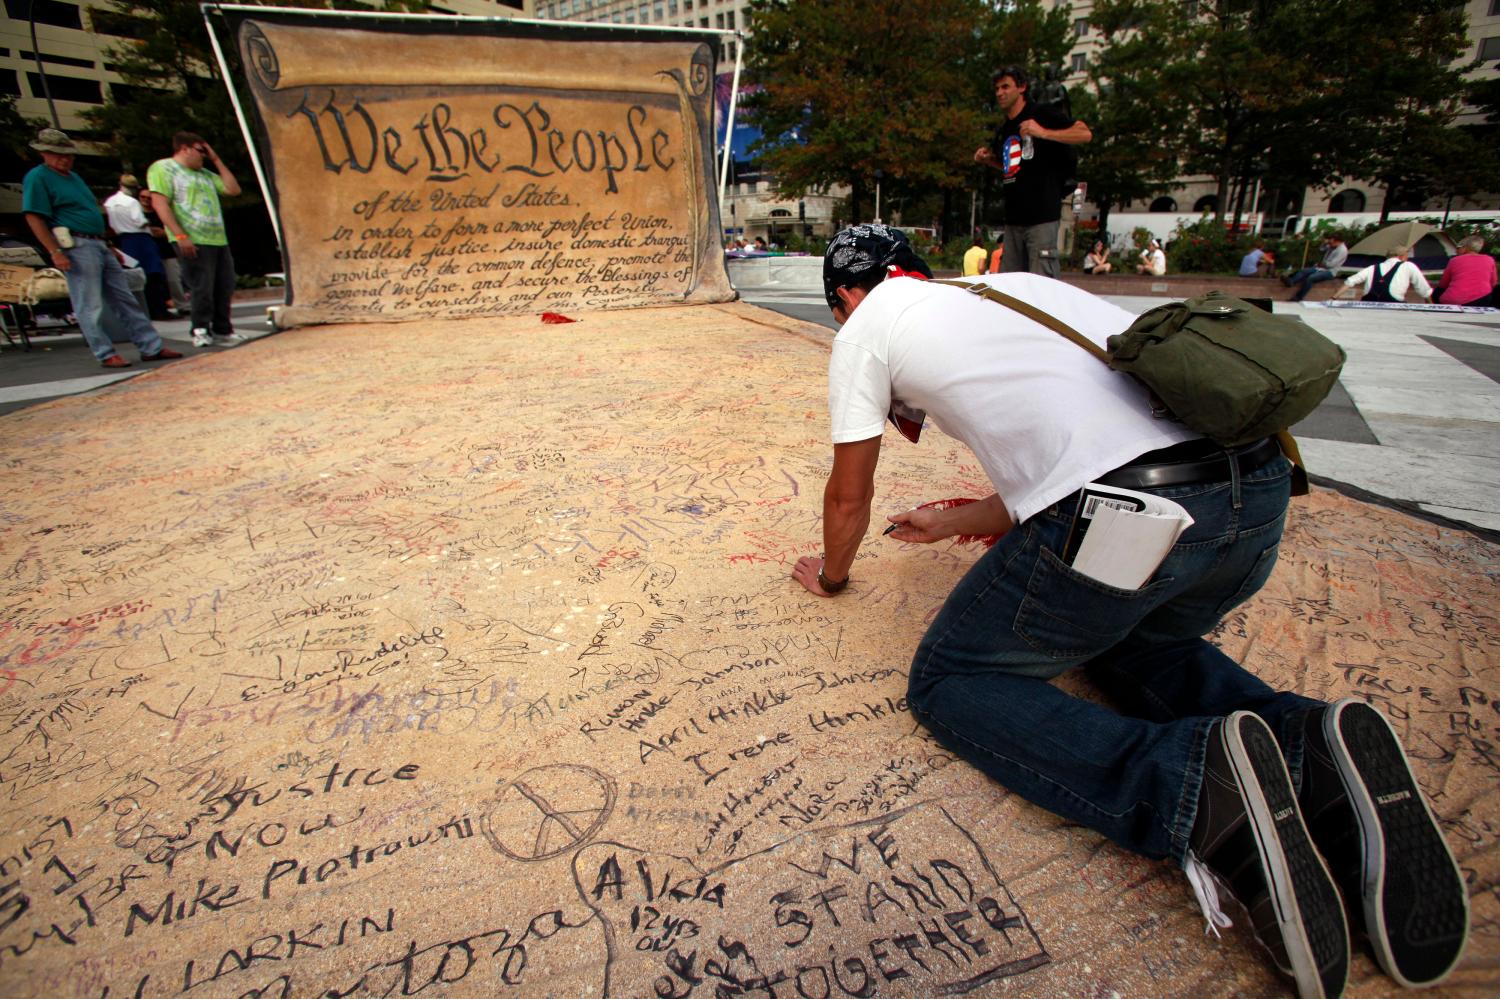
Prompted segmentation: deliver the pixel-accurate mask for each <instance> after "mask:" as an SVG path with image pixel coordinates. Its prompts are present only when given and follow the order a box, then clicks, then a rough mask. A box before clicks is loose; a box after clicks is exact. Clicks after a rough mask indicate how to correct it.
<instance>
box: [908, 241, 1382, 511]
mask: <svg viewBox="0 0 1500 999" xmlns="http://www.w3.org/2000/svg"><path fill="white" fill-rule="evenodd" d="M1375 273H1376V275H1377V276H1378V275H1379V274H1380V270H1379V267H1378V266H1377V267H1376V271H1375ZM928 283H929V284H947V285H952V286H953V287H955V288H962V289H964V290H965V291H967V292H969V293H970V294H973V295H978V296H979V297H980V298H987V299H989V300H990V301H991V302H994V303H996V304H997V305H1003V306H1005V307H1006V308H1008V309H1013V310H1015V311H1016V312H1019V313H1020V314H1021V315H1023V316H1025V317H1026V318H1028V319H1030V320H1032V321H1034V322H1038V323H1041V324H1042V325H1043V326H1045V327H1047V328H1048V329H1050V330H1052V331H1053V332H1055V333H1059V334H1061V335H1062V336H1064V337H1066V338H1067V339H1069V340H1072V341H1073V342H1074V343H1076V344H1077V345H1078V346H1080V347H1082V348H1083V349H1084V350H1086V351H1088V352H1089V353H1090V354H1093V355H1094V356H1095V357H1097V358H1098V359H1099V360H1101V361H1103V362H1104V363H1105V364H1108V363H1109V354H1108V353H1107V352H1106V351H1105V350H1104V349H1103V348H1101V347H1100V346H1099V345H1098V344H1096V343H1094V341H1092V340H1090V339H1089V338H1088V337H1086V336H1084V335H1083V334H1082V333H1080V332H1078V331H1077V330H1075V329H1074V328H1073V327H1071V326H1069V325H1068V324H1067V323H1065V322H1063V321H1062V320H1061V319H1058V318H1057V317H1056V316H1052V315H1049V314H1048V313H1046V312H1043V311H1042V310H1041V309H1038V308H1037V307H1036V306H1034V305H1028V304H1027V303H1025V302H1023V301H1021V300H1020V299H1019V298H1015V297H1013V296H1011V295H1007V294H1005V292H1003V291H996V290H995V289H994V288H991V287H990V286H989V285H986V284H978V283H975V284H970V283H969V282H968V281H942V280H933V281H930V282H928ZM1158 407H1161V401H1160V400H1159V399H1157V397H1156V394H1155V393H1154V392H1153V393H1151V409H1152V412H1154V413H1157V415H1161V413H1162V412H1165V408H1164V407H1162V408H1161V412H1158ZM1276 439H1277V441H1278V443H1280V445H1281V452H1282V454H1284V455H1286V456H1287V458H1288V459H1289V460H1290V461H1291V463H1292V495H1293V496H1306V495H1307V494H1308V492H1309V491H1310V488H1309V485H1308V480H1307V466H1306V465H1304V464H1303V462H1302V455H1301V453H1300V452H1299V451H1298V449H1297V442H1296V441H1295V440H1293V439H1292V435H1291V433H1290V432H1289V431H1286V430H1283V431H1281V432H1280V433H1278V434H1276Z"/></svg>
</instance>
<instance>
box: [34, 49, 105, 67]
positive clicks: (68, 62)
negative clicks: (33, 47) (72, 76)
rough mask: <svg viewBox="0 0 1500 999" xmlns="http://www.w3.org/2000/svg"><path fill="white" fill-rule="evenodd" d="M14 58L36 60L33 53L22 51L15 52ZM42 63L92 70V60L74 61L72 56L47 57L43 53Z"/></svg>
mask: <svg viewBox="0 0 1500 999" xmlns="http://www.w3.org/2000/svg"><path fill="white" fill-rule="evenodd" d="M16 56H17V57H19V58H21V59H25V60H27V61H33V60H35V59H36V55H35V54H34V53H32V52H26V51H24V50H23V51H20V52H17V53H16ZM42 62H51V63H56V64H57V65H59V66H77V67H78V68H79V69H93V68H94V60H92V59H74V58H73V57H72V56H57V55H48V54H47V53H45V52H43V53H42Z"/></svg>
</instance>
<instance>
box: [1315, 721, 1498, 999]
mask: <svg viewBox="0 0 1500 999" xmlns="http://www.w3.org/2000/svg"><path fill="white" fill-rule="evenodd" d="M1323 731H1324V734H1325V735H1326V736H1327V738H1328V746H1329V749H1330V750H1331V751H1332V755H1333V760H1334V763H1335V764H1336V765H1337V767H1338V771H1339V776H1340V777H1342V778H1343V781H1344V789H1345V791H1347V792H1348V795H1349V803H1350V804H1351V805H1353V807H1354V814H1355V816H1356V817H1357V818H1358V820H1359V833H1360V845H1361V854H1362V856H1363V858H1364V872H1363V875H1364V878H1363V884H1362V885H1360V889H1361V891H1360V896H1361V897H1362V900H1363V903H1364V905H1363V908H1364V914H1365V931H1366V932H1367V933H1368V934H1369V937H1370V943H1371V945H1372V946H1373V947H1374V949H1375V957H1376V959H1377V960H1378V961H1379V962H1380V966H1381V967H1382V968H1384V969H1385V973H1386V974H1388V975H1390V976H1391V977H1392V978H1394V979H1395V980H1396V981H1398V982H1400V983H1401V984H1402V985H1404V986H1406V987H1408V988H1420V987H1422V986H1424V985H1433V984H1436V983H1437V982H1439V981H1441V980H1442V979H1443V978H1444V977H1446V976H1447V974H1448V973H1449V972H1450V971H1452V970H1453V968H1454V966H1455V965H1457V964H1458V960H1459V958H1460V957H1461V956H1462V954H1463V949H1464V942H1465V940H1466V939H1467V938H1468V935H1469V894H1468V891H1467V890H1466V889H1465V887H1464V881H1463V875H1462V874H1461V873H1460V872H1459V868H1458V862H1457V861H1456V860H1455V859H1454V857H1453V852H1452V851H1451V850H1450V849H1449V848H1448V841H1447V840H1446V839H1445V838H1444V837H1443V833H1442V830H1441V828H1439V826H1438V824H1437V819H1436V817H1435V816H1434V815H1433V814H1432V809H1430V808H1429V807H1428V805H1427V800H1426V797H1425V796H1424V795H1423V794H1422V791H1421V789H1420V788H1419V787H1418V786H1417V780H1416V777H1415V776H1414V775H1413V774H1412V772H1411V764H1410V763H1409V762H1408V761H1407V758H1406V753H1405V752H1404V751H1403V750H1402V748H1401V742H1400V740H1399V739H1397V738H1396V733H1395V732H1394V731H1393V730H1392V729H1391V726H1390V723H1389V722H1387V721H1386V720H1385V716H1384V715H1382V714H1381V713H1380V712H1379V711H1376V710H1375V709H1374V708H1372V707H1370V706H1369V705H1368V704H1365V703H1363V702H1360V701H1340V702H1339V703H1337V704H1335V705H1333V706H1332V707H1330V708H1329V709H1328V711H1327V712H1326V713H1325V715H1324V719H1323Z"/></svg>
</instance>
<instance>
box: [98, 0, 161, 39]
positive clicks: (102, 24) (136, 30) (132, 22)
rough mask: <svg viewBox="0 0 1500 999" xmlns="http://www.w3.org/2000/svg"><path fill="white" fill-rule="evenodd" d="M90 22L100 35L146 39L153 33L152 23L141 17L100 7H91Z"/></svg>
mask: <svg viewBox="0 0 1500 999" xmlns="http://www.w3.org/2000/svg"><path fill="white" fill-rule="evenodd" d="M89 22H90V23H91V24H93V26H94V32H95V33H96V34H100V35H114V36H115V37H116V38H135V39H138V40H144V39H146V38H147V37H149V36H150V34H151V25H150V24H148V23H147V22H146V21H144V20H142V19H141V18H138V17H128V16H127V15H125V14H121V13H119V12H117V11H113V10H101V9H99V8H98V7H91V8H89Z"/></svg>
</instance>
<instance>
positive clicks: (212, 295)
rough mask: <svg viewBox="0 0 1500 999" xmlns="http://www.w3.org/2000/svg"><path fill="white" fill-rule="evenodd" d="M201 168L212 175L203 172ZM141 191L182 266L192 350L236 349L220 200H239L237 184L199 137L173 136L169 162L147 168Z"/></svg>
mask: <svg viewBox="0 0 1500 999" xmlns="http://www.w3.org/2000/svg"><path fill="white" fill-rule="evenodd" d="M205 163H212V164H213V166H214V169H213V170H207V169H204V164H205ZM146 185H147V186H148V187H149V188H150V189H151V200H152V203H153V204H154V206H155V208H156V214H157V215H159V216H161V220H162V222H163V224H165V225H166V227H167V234H168V237H169V238H170V239H171V240H172V243H173V245H174V246H175V247H176V249H177V257H178V259H179V260H180V261H181V262H182V270H183V277H185V278H186V279H187V283H188V293H189V294H190V295H191V296H192V315H193V344H194V345H195V346H198V347H206V346H208V345H209V344H211V343H218V344H220V345H229V344H233V343H238V342H239V341H240V340H242V339H243V338H242V337H241V336H239V335H238V334H237V333H235V332H234V325H233V324H232V323H231V322H230V319H229V302H230V299H231V298H232V297H233V296H234V257H233V256H231V255H230V252H229V239H228V237H226V236H225V234H224V210H223V208H221V207H220V205H219V195H220V194H227V195H229V196H230V197H233V196H234V195H236V194H239V193H240V182H239V181H237V180H235V179H234V174H233V173H231V172H230V170H229V167H228V166H226V165H225V163H224V161H223V160H221V159H220V158H219V157H218V154H216V153H215V152H214V150H213V147H212V146H210V145H209V144H208V143H207V142H206V141H204V139H203V137H202V136H201V135H197V134H196V133H193V132H178V133H177V134H176V135H174V136H172V155H171V157H170V158H168V159H164V160H157V161H156V162H155V163H153V164H151V169H150V170H149V171H148V172H147V174H146ZM210 334H212V335H210Z"/></svg>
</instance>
